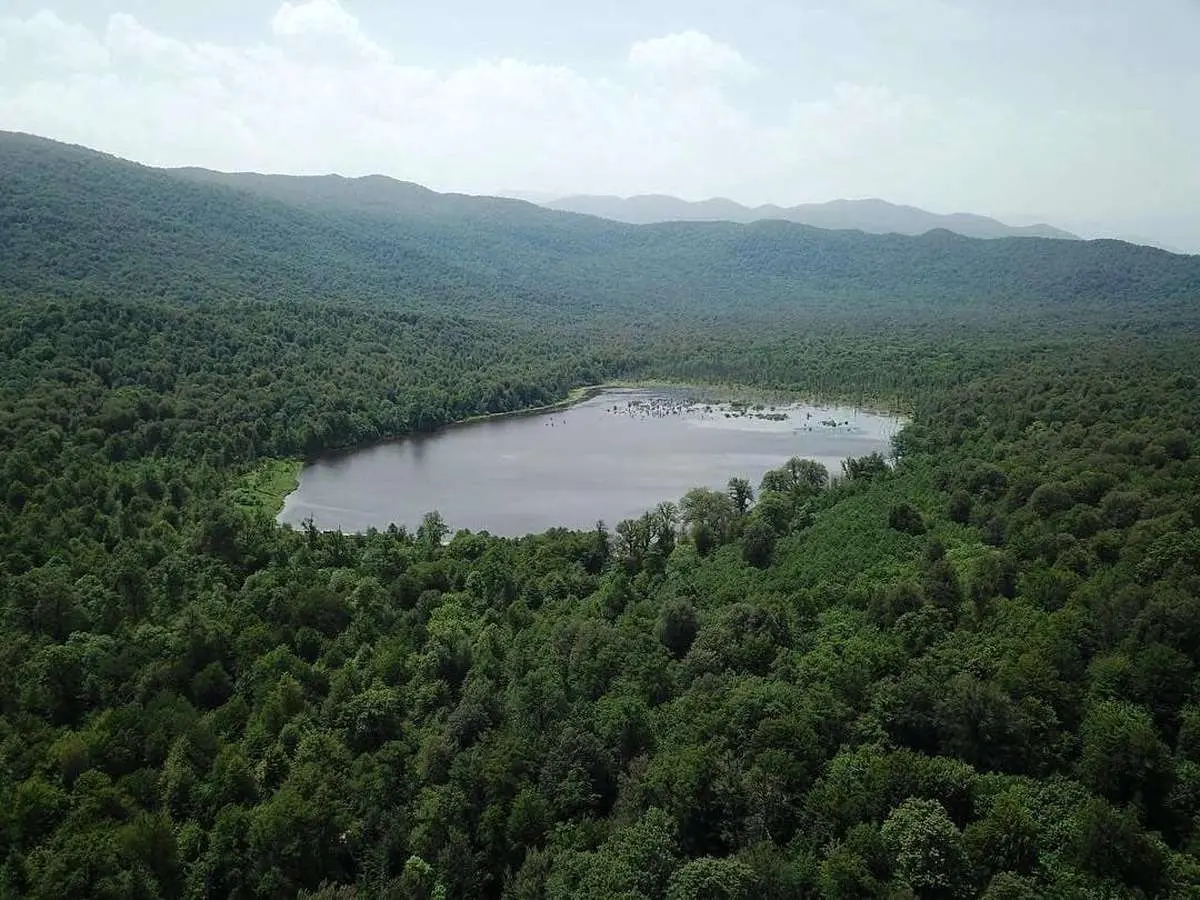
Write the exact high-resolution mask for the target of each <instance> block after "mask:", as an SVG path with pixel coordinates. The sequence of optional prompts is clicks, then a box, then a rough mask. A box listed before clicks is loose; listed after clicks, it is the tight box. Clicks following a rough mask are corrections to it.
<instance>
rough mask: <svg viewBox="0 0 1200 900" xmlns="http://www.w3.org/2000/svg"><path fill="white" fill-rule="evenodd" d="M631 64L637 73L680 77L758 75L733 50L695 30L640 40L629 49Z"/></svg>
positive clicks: (739, 76) (743, 76)
mask: <svg viewBox="0 0 1200 900" xmlns="http://www.w3.org/2000/svg"><path fill="white" fill-rule="evenodd" d="M629 65H630V67H631V68H633V69H634V70H637V71H642V72H648V73H651V74H654V75H666V76H669V77H677V78H704V77H707V76H711V75H717V76H723V77H733V78H748V77H752V76H754V75H756V74H757V69H756V68H755V67H754V66H753V65H751V64H750V63H749V62H747V61H746V59H745V57H743V56H742V54H740V53H739V52H738V51H737V50H735V49H734V48H733V47H730V46H729V45H728V44H723V43H721V42H720V41H717V40H713V38H711V37H709V36H708V35H707V34H703V33H701V32H699V31H694V30H691V29H688V30H687V31H680V32H676V33H675V34H669V35H667V36H666V37H660V38H652V39H650V40H646V41H638V42H637V43H636V44H634V45H633V46H632V47H630V48H629Z"/></svg>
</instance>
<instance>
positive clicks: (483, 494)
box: [279, 389, 900, 535]
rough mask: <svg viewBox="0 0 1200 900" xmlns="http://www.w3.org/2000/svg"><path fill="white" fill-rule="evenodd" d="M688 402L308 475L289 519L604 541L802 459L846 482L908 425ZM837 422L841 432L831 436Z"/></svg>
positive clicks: (517, 421)
mask: <svg viewBox="0 0 1200 900" xmlns="http://www.w3.org/2000/svg"><path fill="white" fill-rule="evenodd" d="M686 397H687V395H686V394H684V393H681V392H678V391H663V390H654V389H639V390H608V391H605V392H603V393H601V394H599V395H597V396H595V397H593V398H592V399H590V400H587V401H584V402H582V403H579V404H577V405H575V406H572V407H570V408H569V409H566V410H560V411H557V412H553V413H539V414H534V415H529V416H518V417H511V418H501V419H492V420H489V421H483V422H476V423H471V424H467V425H462V426H458V427H454V428H449V429H446V430H444V431H440V432H437V433H434V434H429V435H422V436H419V437H413V438H409V439H405V440H403V441H396V442H392V443H387V444H380V445H376V446H373V447H367V448H365V449H361V450H356V451H353V452H351V453H346V454H342V455H338V456H333V457H329V458H326V459H321V460H318V461H316V462H314V463H312V464H311V465H309V466H307V467H305V469H304V472H303V473H302V475H301V477H300V488H299V490H297V491H296V492H295V493H294V494H292V495H291V496H290V497H288V499H287V503H286V505H285V507H284V509H283V512H282V513H280V516H279V519H280V521H281V522H288V523H291V524H293V525H296V526H299V525H300V524H301V523H302V522H303V521H304V520H305V519H307V518H308V517H310V516H311V517H312V519H313V521H314V522H315V524H316V526H317V527H318V528H321V529H335V528H340V529H342V530H343V531H363V530H366V529H367V528H368V527H370V526H374V527H376V528H380V529H383V528H386V527H387V526H388V525H389V524H390V523H392V522H395V523H397V524H403V525H407V526H408V527H409V528H415V527H416V526H417V525H418V524H420V521H421V517H422V516H423V515H424V514H425V513H426V512H428V511H429V510H434V509H436V510H438V511H439V512H440V513H441V514H442V516H443V518H444V519H445V520H446V523H447V524H448V525H449V526H450V528H451V529H454V530H457V529H459V528H469V529H471V530H473V531H483V530H486V531H490V532H491V533H493V534H501V535H517V534H526V533H529V532H538V531H544V530H546V529H547V528H552V527H555V526H566V527H570V528H591V527H592V526H593V525H595V523H596V520H597V519H603V520H604V521H606V522H608V523H609V525H615V524H616V523H617V522H619V521H620V520H621V519H626V518H630V517H631V516H637V515H641V514H642V513H643V512H645V511H646V510H647V509H650V508H652V507H653V506H655V505H656V504H657V503H659V502H660V501H663V500H672V501H677V500H678V499H679V498H680V497H682V496H683V495H684V494H685V493H686V492H687V491H688V490H690V489H691V488H693V487H699V486H705V487H713V488H722V487H724V485H725V484H726V482H727V481H728V480H729V478H730V477H731V476H734V475H738V476H742V477H745V478H749V479H750V481H751V483H752V484H754V485H755V486H756V487H757V485H758V482H759V479H760V478H761V477H762V475H763V473H764V472H766V471H767V470H768V469H772V468H775V467H777V466H779V465H780V464H782V463H783V462H784V461H785V460H787V459H788V458H789V457H792V456H803V457H808V458H811V459H816V460H818V461H820V462H822V463H824V464H825V465H826V466H827V467H828V468H829V470H830V472H831V473H837V472H839V471H840V467H841V461H842V460H843V459H845V458H846V457H847V456H864V455H866V454H868V453H871V452H873V451H880V452H884V453H886V452H887V451H888V448H889V443H888V442H889V440H890V438H891V436H892V435H893V434H894V433H895V432H896V430H897V429H898V428H899V425H900V423H899V422H898V420H897V419H895V418H891V417H887V416H881V415H876V414H872V413H866V412H862V411H857V410H854V409H849V408H837V407H813V406H803V405H799V406H789V407H786V408H785V407H780V408H779V409H778V410H777V411H776V413H775V414H776V415H784V414H786V417H787V418H786V420H785V421H769V420H765V419H762V418H752V417H734V418H727V417H726V415H725V413H726V412H728V411H729V407H727V406H714V407H712V408H711V410H707V411H706V409H705V408H704V407H703V406H697V405H688V403H687V402H686V399H685V398H686ZM631 403H632V404H634V405H633V406H632V407H631V406H630V405H629V404H631ZM638 404H643V406H638ZM644 404H654V405H655V406H656V410H657V411H656V413H653V414H651V413H647V412H646V411H645V407H644ZM614 407H616V409H617V411H616V412H614V411H613V408H614ZM760 414H769V410H763V411H761V412H760ZM830 420H834V421H837V422H838V423H840V424H838V425H837V426H836V427H833V426H831V425H828V424H821V422H822V421H825V422H828V421H830ZM845 423H848V424H845Z"/></svg>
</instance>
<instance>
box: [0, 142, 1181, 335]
mask: <svg viewBox="0 0 1200 900" xmlns="http://www.w3.org/2000/svg"><path fill="white" fill-rule="evenodd" d="M29 295H42V296H66V297H108V296H122V297H127V298H133V299H137V298H147V297H149V298H154V299H156V300H157V299H172V300H177V301H180V302H183V303H214V302H215V303H224V302H236V303H245V302H253V301H255V300H260V299H261V300H269V301H278V300H287V301H288V302H296V303H303V302H305V301H311V300H320V301H338V302H348V303H352V304H358V305H365V306H369V307H373V308H382V309H387V310H390V311H392V312H394V313H395V314H399V315H407V314H415V315H421V314H426V313H432V314H436V315H438V316H440V317H448V316H449V317H455V318H458V317H462V318H464V319H473V320H483V319H486V320H488V321H492V322H499V323H503V324H505V325H511V326H515V327H530V328H537V329H542V328H548V327H556V328H557V327H565V328H570V329H590V328H594V327H599V326H604V327H617V328H619V329H626V330H629V331H630V332H636V331H638V330H641V329H644V328H646V327H648V326H650V325H654V324H656V323H658V324H662V323H669V324H671V325H672V326H675V325H678V324H679V323H688V322H691V323H697V322H703V323H706V325H708V324H711V323H714V322H729V323H740V325H746V324H747V323H770V324H772V325H776V324H778V323H780V322H788V321H790V322H804V323H805V327H807V328H810V329H815V330H817V331H820V330H822V329H837V328H841V327H843V325H844V324H846V323H853V324H854V325H855V327H858V326H859V325H861V323H862V322H863V321H866V320H871V321H875V322H877V323H886V324H887V326H888V327H913V328H924V327H927V326H937V327H947V326H949V325H953V327H963V326H965V325H971V324H978V325H981V326H986V327H988V328H1001V329H1005V330H1006V331H1007V330H1008V329H1010V328H1013V327H1018V326H1019V327H1030V325H1031V323H1040V326H1039V327H1047V328H1049V327H1053V328H1061V327H1063V326H1064V324H1066V323H1076V324H1082V325H1085V326H1086V327H1088V328H1095V327H1101V326H1103V327H1114V324H1115V323H1123V324H1122V327H1124V326H1126V325H1129V323H1147V322H1150V323H1154V324H1155V326H1156V327H1158V326H1161V325H1162V323H1164V322H1170V323H1175V324H1177V325H1181V326H1184V327H1191V323H1193V322H1195V321H1196V317H1197V315H1200V311H1198V310H1197V307H1196V298H1197V297H1198V296H1200V257H1188V256H1174V255H1172V254H1169V253H1166V252H1164V251H1161V250H1155V249H1152V248H1149V247H1141V246H1135V245H1132V244H1125V243H1121V242H1119V241H1111V240H1101V241H1065V240H1047V239H1043V238H1028V239H1027V238H1019V239H1018V238H1010V239H1007V240H974V239H971V238H968V237H966V236H963V235H961V234H955V233H953V232H951V231H949V230H948V229H945V228H936V229H933V230H931V231H929V232H928V233H925V234H923V235H919V236H909V235H903V234H867V233H864V232H862V231H858V230H828V229H825V228H819V227H813V226H810V225H803V224H799V223H794V222H786V221H777V220H771V221H759V222H752V223H748V224H741V223H732V222H723V221H717V222H668V223H662V224H651V225H632V224H626V223H621V222H612V221H609V220H607V219H604V218H599V217H596V216H590V215H578V214H574V213H569V212H559V211H555V210H550V209H546V208H544V207H541V206H537V205H535V204H532V203H526V202H522V201H519V200H511V199H502V198H496V197H472V196H467V195H463V194H441V193H437V192H435V191H431V190H428V189H427V188H423V187H421V186H420V185H415V184H411V183H407V182H401V181H396V180H394V179H391V178H387V177H383V176H378V175H376V176H368V177H365V178H343V177H340V176H314V177H297V176H284V175H260V174H253V173H240V174H231V173H221V172H211V171H206V170H202V169H182V170H180V169H176V170H165V169H154V168H150V167H147V166H142V165H138V164H136V163H132V162H127V161H124V160H120V159H118V158H116V157H113V156H109V155H106V154H102V153H97V152H95V151H92V150H88V149H87V148H83V147H72V146H67V145H64V144H60V143H56V142H54V141H50V140H46V139H43V138H37V137H34V136H31V135H20V134H7V133H4V132H0V298H3V297H5V296H10V297H17V298H19V297H21V296H29ZM2 337H3V336H2V335H0V338H2ZM364 339H369V338H367V337H366V336H364Z"/></svg>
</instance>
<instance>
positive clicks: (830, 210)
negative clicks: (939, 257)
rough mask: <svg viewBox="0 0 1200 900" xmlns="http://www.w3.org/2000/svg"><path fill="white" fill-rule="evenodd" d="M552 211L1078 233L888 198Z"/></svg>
mask: <svg viewBox="0 0 1200 900" xmlns="http://www.w3.org/2000/svg"><path fill="white" fill-rule="evenodd" d="M542 205H543V206H545V207H547V208H548V209H556V210H560V211H562V212H575V213H584V214H585V215H591V216H599V217H600V218H602V219H612V220H613V221H616V222H627V223H630V224H633V225H651V224H655V223H659V222H741V223H749V222H759V221H763V220H767V219H779V220H782V221H785V222H796V223H798V224H801V225H811V226H813V227H815V228H828V229H832V230H835V231H836V230H846V229H852V230H857V231H865V232H867V233H869V234H908V235H920V234H925V233H927V232H930V231H933V230H934V229H937V228H944V229H946V230H947V231H953V232H954V233H955V234H961V235H963V236H964V237H973V238H1005V237H1041V238H1055V239H1057V240H1079V237H1078V236H1077V235H1074V234H1071V233H1070V232H1069V231H1064V230H1063V229H1061V228H1055V227H1054V226H1052V225H1045V224H1040V223H1039V224H1036V225H1023V226H1022V225H1006V224H1005V223H1004V222H1001V221H999V220H997V219H992V218H989V217H987V216H977V215H974V214H972V213H951V214H949V215H940V214H938V213H931V212H928V211H927V210H924V209H919V208H917V207H915V206H903V205H900V204H896V203H888V202H887V201H886V200H879V199H870V200H830V201H829V202H828V203H804V204H801V205H799V206H788V207H784V206H775V205H774V204H767V205H765V206H755V207H750V206H743V205H742V204H740V203H735V202H734V201H733V200H726V199H725V198H723V197H715V198H713V199H711V200H700V201H697V202H692V201H688V200H681V199H679V198H678V197H671V196H668V195H666V194H641V195H638V196H634V197H615V196H605V195H596V194H576V195H573V196H569V197H561V198H559V199H557V200H552V201H549V202H544V203H542Z"/></svg>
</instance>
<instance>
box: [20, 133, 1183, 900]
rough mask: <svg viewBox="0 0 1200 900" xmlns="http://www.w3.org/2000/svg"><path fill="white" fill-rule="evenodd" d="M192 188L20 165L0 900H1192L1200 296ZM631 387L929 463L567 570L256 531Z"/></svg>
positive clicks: (1099, 265)
mask: <svg viewBox="0 0 1200 900" xmlns="http://www.w3.org/2000/svg"><path fill="white" fill-rule="evenodd" d="M197 178H198V176H195V175H192V176H187V177H185V176H181V175H179V174H171V173H163V172H156V171H154V170H147V169H144V168H141V167H135V166H132V165H129V164H126V163H121V162H119V161H115V160H112V159H109V158H107V157H102V156H99V155H97V154H92V153H90V152H88V151H81V150H77V149H69V148H62V147H61V146H58V145H53V144H49V143H47V142H38V141H36V140H32V139H28V138H22V137H4V138H3V139H2V140H0V226H2V227H0V491H2V492H3V493H2V494H0V897H30V898H36V900H51V898H54V900H57V898H62V897H89V898H90V897H96V898H104V900H109V898H111V900H118V898H119V900H125V898H131V897H133V898H147V900H151V898H159V897H162V898H176V897H186V898H216V897H221V898H225V897H234V898H252V897H255V898H256V897H264V898H280V900H282V898H292V897H321V898H324V900H345V898H350V897H363V898H376V897H379V898H405V900H407V898H424V900H430V898H435V897H445V898H447V900H467V898H477V897H493V898H503V900H567V898H584V900H587V898H595V900H600V898H604V900H608V898H614V897H620V898H624V900H708V898H729V900H790V898H796V897H800V898H822V900H825V898H829V900H834V898H837V900H842V898H845V900H857V898H872V897H874V898H912V897H922V898H924V897H930V898H967V897H985V898H988V900H1003V898H1010V900H1011V898H1022V900H1024V898H1030V900H1032V898H1042V897H1052V898H1091V897H1103V898H1149V897H1156V898H1157V897H1161V898H1184V897H1192V896H1196V895H1197V893H1198V892H1200V816H1198V814H1197V811H1198V810H1200V678H1198V667H1200V503H1198V502H1197V497H1198V496H1200V446H1198V444H1197V439H1196V435H1197V432H1198V431H1200V390H1198V385H1200V351H1198V349H1197V348H1198V347H1200V340H1198V339H1197V338H1198V337H1200V334H1198V330H1200V329H1198V328H1197V320H1196V303H1197V300H1198V299H1200V291H1198V290H1197V284H1196V273H1195V260H1192V259H1188V258H1182V257H1173V256H1170V255H1169V254H1163V253H1159V252H1156V251H1148V250H1145V248H1131V247H1129V246H1127V245H1121V244H1116V243H1098V244H1093V243H1088V244H1082V243H1081V244H1076V243H1073V242H1071V243H1067V242H1043V241H1037V240H1019V241H1011V242H1010V241H1000V242H993V243H986V244H985V243H983V242H976V241H971V240H968V239H965V238H958V237H956V236H953V235H948V234H941V235H936V234H935V235H930V236H927V237H924V238H919V239H910V238H871V237H868V236H863V235H854V234H845V233H837V234H835V233H831V232H830V233H826V232H819V231H816V230H809V229H803V228H796V227H794V226H787V225H764V226H754V227H745V228H743V227H738V226H662V227H652V228H645V229H643V228H635V227H632V226H615V225H609V224H605V223H603V222H599V221H598V220H589V219H586V218H583V217H575V216H566V215H556V214H552V213H549V212H546V211H538V210H536V208H532V207H529V208H526V207H524V206H519V205H518V206H515V207H511V208H510V207H508V206H505V205H503V204H500V205H491V206H489V207H488V208H489V209H490V210H492V211H493V213H494V215H492V217H491V218H489V216H488V215H485V214H484V213H482V212H479V213H476V212H474V211H473V210H475V209H476V207H474V206H473V205H472V204H473V202H474V201H472V200H471V199H470V198H452V199H451V200H447V201H446V203H445V204H443V202H442V200H440V199H438V197H439V195H432V196H428V195H426V194H424V193H421V192H420V191H419V190H416V191H415V193H416V195H419V196H420V197H422V198H424V199H423V200H422V201H421V202H423V203H428V204H430V205H431V207H432V208H433V209H434V212H428V211H427V212H425V213H421V214H420V215H418V214H417V213H414V212H405V211H404V209H403V208H401V209H400V210H396V209H393V208H392V205H391V203H387V204H383V205H382V208H373V206H374V200H373V198H376V197H378V196H382V195H381V194H379V193H377V192H376V191H375V190H373V189H372V190H369V191H365V192H363V191H362V190H361V189H362V183H353V184H350V185H349V187H348V190H350V191H351V194H353V196H351V195H348V194H347V193H346V191H345V190H343V188H344V187H347V186H346V185H340V184H339V183H338V182H336V181H302V182H301V181H291V180H283V181H277V180H273V179H267V180H266V181H263V180H260V179H257V177H256V178H255V179H252V180H253V181H254V182H255V185H256V186H255V187H254V188H253V189H250V188H248V187H245V186H243V187H236V188H235V187H231V186H229V185H228V184H225V185H222V184H211V183H207V181H208V180H209V179H207V177H203V178H200V180H197ZM264 184H269V185H270V186H269V188H264V187H263V185H264ZM381 190H382V188H381ZM386 190H392V188H391V187H389V188H387V189H386ZM395 190H396V191H397V192H398V193H406V192H409V191H410V189H409V188H407V187H403V186H401V187H399V188H395ZM265 193H270V194H271V196H266V195H265ZM460 209H461V210H466V211H465V212H460V211H457V210H460ZM514 210H515V211H514ZM531 210H532V212H531ZM493 219H494V220H495V221H493ZM981 248H987V249H981ZM735 262H736V265H735V264H734V263H735ZM523 266H528V267H529V269H528V271H526V270H524V269H523V268H522V267H523ZM639 267H643V268H639ZM736 272H741V273H743V274H744V275H745V276H746V277H745V279H744V280H740V279H738V278H737V277H735V273H736ZM675 278H678V279H679V284H675V283H674V281H673V279H675ZM904 279H913V280H915V282H914V283H911V284H908V283H902V282H903V280H904ZM822 285H825V286H826V288H827V289H828V290H826V289H824V288H822V287H821V286H822ZM768 301H770V302H768ZM771 303H774V307H772V305H771ZM664 309H671V310H673V312H674V314H673V315H671V316H665V315H661V314H659V315H656V316H652V315H650V313H648V312H646V311H647V310H652V311H658V312H659V313H661V312H662V311H663V310H664ZM962 310H971V311H973V312H972V315H971V316H969V317H968V316H964V315H960V312H961V311H962ZM900 312H904V313H905V314H904V315H899V313H900ZM976 313H977V314H976ZM639 316H642V317H644V321H643V324H642V325H641V327H632V323H633V321H634V319H635V318H637V317H639ZM1018 326H1019V327H1018ZM615 377H624V378H647V377H660V378H662V377H666V378H687V379H693V380H697V381H703V380H710V381H717V382H724V383H737V384H746V385H761V386H766V387H772V388H785V389H790V390H794V391H797V392H810V393H811V392H824V393H836V394H838V395H839V396H842V397H850V398H854V397H863V398H870V399H873V400H875V401H879V400H881V399H887V400H891V401H894V402H896V403H898V404H900V405H902V406H903V407H904V409H905V410H906V411H907V412H908V413H909V414H910V416H911V423H910V424H909V425H908V426H907V427H906V428H905V429H904V430H903V431H902V432H901V433H900V435H899V436H898V437H897V439H896V441H895V457H896V458H895V460H894V461H892V462H893V463H894V464H892V465H889V464H888V461H885V460H884V459H883V458H881V457H869V458H865V459H859V460H847V461H845V463H844V466H843V472H842V473H829V472H826V471H825V470H824V469H822V468H821V467H820V466H818V465H816V464H813V463H812V462H810V461H805V460H790V461H784V460H780V466H779V467H778V468H777V469H776V470H774V471H772V472H771V473H769V474H768V476H767V477H766V478H764V479H763V481H762V483H761V484H759V485H749V484H746V483H744V482H742V481H739V480H736V479H737V476H739V474H740V473H738V472H730V473H729V474H730V476H731V479H733V480H731V483H730V485H729V490H728V491H727V492H721V491H711V490H700V491H693V492H691V493H689V494H688V495H687V496H686V497H684V498H680V502H679V503H678V504H664V505H661V506H659V507H657V508H655V509H654V510H651V511H649V512H647V514H646V515H644V516H641V517H639V518H636V519H631V520H627V521H624V522H619V523H608V524H607V525H603V524H598V525H597V527H596V528H595V529H593V530H590V531H585V532H569V531H565V530H561V529H559V530H552V531H550V532H547V533H546V534H542V535H530V536H526V537H522V538H518V539H509V538H494V537H491V536H489V535H487V534H471V533H467V532H462V533H459V534H457V535H453V536H450V535H447V534H446V533H445V531H444V527H443V526H442V525H441V522H440V520H439V518H438V517H437V516H436V515H430V516H429V517H427V519H426V520H425V522H424V523H423V525H422V526H421V528H419V529H418V530H417V531H416V532H415V533H409V532H407V531H405V530H404V529H400V528H391V529H387V530H384V531H380V532H371V533H368V534H363V535H346V534H341V533H321V532H318V531H316V530H315V529H312V528H307V529H301V530H300V531H296V530H292V529H289V528H280V527H278V526H277V525H276V524H275V522H274V519H273V518H272V515H271V513H270V512H269V511H268V510H263V509H260V508H258V507H257V506H254V505H247V504H244V503H241V502H239V497H240V496H241V492H242V490H243V487H244V485H245V484H246V483H247V478H248V477H256V476H257V475H258V474H260V473H261V472H262V471H263V470H264V468H267V469H269V468H270V466H271V465H272V464H273V463H272V458H274V457H279V456H293V455H300V454H310V453H318V452H321V451H322V450H327V449H330V448H333V447H339V446H345V445H347V444H352V443H357V442H363V441H369V440H374V439H377V438H382V437H392V436H399V435H404V434H409V433H412V432H414V431H417V430H421V429H426V428H431V427H436V426H439V425H442V424H445V423H447V422H450V421H456V420H460V419H462V418H465V417H468V416H470V415H473V414H475V413H479V412H489V411H503V410H513V409H519V408H522V407H525V406H529V405H532V404H536V403H541V402H545V401H547V400H552V399H558V398H561V397H563V396H564V395H565V394H566V392H567V390H568V389H569V388H571V387H575V386H579V385H581V384H585V383H590V382H596V381H602V380H605V379H610V378H615ZM831 474H841V475H842V476H843V477H842V478H840V479H838V480H836V481H835V480H833V479H831V477H830V476H831ZM447 538H448V540H446V539H447Z"/></svg>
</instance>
